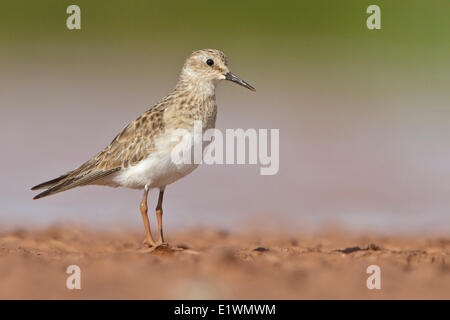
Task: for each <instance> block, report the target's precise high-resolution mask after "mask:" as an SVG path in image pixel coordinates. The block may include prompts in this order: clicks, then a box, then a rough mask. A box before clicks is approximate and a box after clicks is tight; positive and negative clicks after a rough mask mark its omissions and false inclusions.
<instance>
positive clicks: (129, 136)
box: [32, 107, 164, 199]
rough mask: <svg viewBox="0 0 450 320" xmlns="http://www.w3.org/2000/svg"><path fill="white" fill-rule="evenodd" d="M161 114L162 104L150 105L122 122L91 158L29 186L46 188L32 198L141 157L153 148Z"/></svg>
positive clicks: (92, 178)
mask: <svg viewBox="0 0 450 320" xmlns="http://www.w3.org/2000/svg"><path fill="white" fill-rule="evenodd" d="M162 116H163V109H162V108H155V107H153V108H151V109H150V110H148V111H147V112H146V113H144V114H143V115H141V116H140V117H139V118H137V119H136V120H134V121H133V122H131V123H130V124H129V125H128V126H126V127H125V128H124V129H123V130H122V132H120V133H119V134H118V135H117V136H116V137H115V138H114V139H113V140H112V141H111V143H110V144H109V145H108V146H107V147H106V148H105V149H104V150H103V151H101V152H100V153H98V154H97V155H96V156H94V157H93V158H92V159H90V160H88V161H87V162H85V163H84V164H83V165H81V166H80V167H78V168H77V169H75V170H72V171H70V172H68V173H66V174H64V175H62V176H60V177H59V178H56V179H53V180H50V181H47V182H44V183H41V184H39V185H37V186H35V187H33V188H32V190H37V189H43V188H48V189H47V190H46V191H44V192H42V193H40V194H38V195H37V196H36V197H34V199H39V198H42V197H46V196H49V195H52V194H55V193H58V192H62V191H65V190H68V189H72V188H75V187H79V186H83V185H88V184H93V183H94V182H95V181H96V180H98V179H101V178H104V177H106V176H107V175H109V174H111V173H114V172H117V171H119V170H121V169H123V168H128V167H130V166H133V165H135V164H137V163H138V162H139V161H141V160H143V159H145V158H146V157H148V155H149V154H150V153H151V152H152V151H153V149H154V143H153V140H154V137H155V135H157V134H158V133H160V132H161V130H163V129H164V128H163V127H164V126H163V119H162Z"/></svg>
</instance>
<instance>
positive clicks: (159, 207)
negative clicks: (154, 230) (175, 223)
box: [156, 188, 164, 245]
mask: <svg viewBox="0 0 450 320" xmlns="http://www.w3.org/2000/svg"><path fill="white" fill-rule="evenodd" d="M163 197H164V188H161V189H160V190H159V197H158V205H157V206H156V220H158V233H159V238H158V241H157V242H156V243H157V244H158V245H161V244H163V243H164V235H163V227H162V215H163V210H162V202H163Z"/></svg>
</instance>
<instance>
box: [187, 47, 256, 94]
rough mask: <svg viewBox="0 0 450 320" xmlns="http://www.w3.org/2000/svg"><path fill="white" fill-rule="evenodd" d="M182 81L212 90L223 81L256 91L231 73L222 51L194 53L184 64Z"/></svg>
mask: <svg viewBox="0 0 450 320" xmlns="http://www.w3.org/2000/svg"><path fill="white" fill-rule="evenodd" d="M180 80H181V81H183V82H189V83H191V84H192V85H199V86H204V87H208V86H209V87H212V88H214V87H215V86H216V85H217V84H218V83H219V82H220V81H221V80H229V81H233V82H235V83H237V84H240V85H241V86H244V87H246V88H247V89H250V90H252V91H256V90H255V88H253V87H252V86H251V85H250V84H248V83H247V82H245V81H244V80H241V79H240V78H239V77H238V76H236V75H234V74H232V73H231V72H230V69H228V60H227V57H226V56H225V54H224V53H223V52H222V51H219V50H213V49H204V50H198V51H195V52H193V53H192V54H191V55H190V57H189V58H187V60H186V62H185V63H184V66H183V69H182V71H181V74H180Z"/></svg>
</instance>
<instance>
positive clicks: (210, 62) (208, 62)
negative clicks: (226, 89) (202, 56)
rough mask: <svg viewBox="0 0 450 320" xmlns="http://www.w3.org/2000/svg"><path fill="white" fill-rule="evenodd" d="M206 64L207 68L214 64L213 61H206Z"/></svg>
mask: <svg viewBox="0 0 450 320" xmlns="http://www.w3.org/2000/svg"><path fill="white" fill-rule="evenodd" d="M206 64H207V65H208V66H212V65H213V64H214V61H213V59H208V60H206Z"/></svg>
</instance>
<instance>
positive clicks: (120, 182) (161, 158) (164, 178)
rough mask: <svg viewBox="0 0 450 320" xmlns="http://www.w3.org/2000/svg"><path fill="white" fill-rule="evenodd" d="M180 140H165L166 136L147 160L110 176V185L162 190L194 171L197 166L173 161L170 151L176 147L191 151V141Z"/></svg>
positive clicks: (177, 138) (176, 138)
mask: <svg viewBox="0 0 450 320" xmlns="http://www.w3.org/2000/svg"><path fill="white" fill-rule="evenodd" d="M180 138H181V137H180V136H177V137H174V138H173V139H167V136H166V137H165V138H162V139H160V140H159V141H157V142H156V147H155V151H154V152H152V153H151V154H150V156H149V157H148V158H146V159H144V160H143V161H141V162H139V163H138V164H137V165H135V166H132V167H129V168H124V169H122V170H120V171H118V172H117V173H116V174H114V175H113V176H111V178H110V182H111V183H110V185H113V186H122V187H127V188H132V189H142V188H144V186H146V185H147V186H148V187H149V188H163V187H165V186H166V185H168V184H171V183H173V182H175V181H177V180H178V179H181V178H182V177H184V176H186V175H188V174H189V173H191V172H192V171H194V170H195V169H196V168H197V167H198V164H195V163H193V162H192V163H179V162H178V163H177V161H174V159H173V155H172V151H173V149H174V148H175V147H176V146H177V147H178V148H180V147H181V148H183V149H184V150H188V149H191V150H193V142H192V139H180ZM184 138H185V137H184ZM180 141H182V142H181V144H180ZM192 152H193V151H192Z"/></svg>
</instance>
